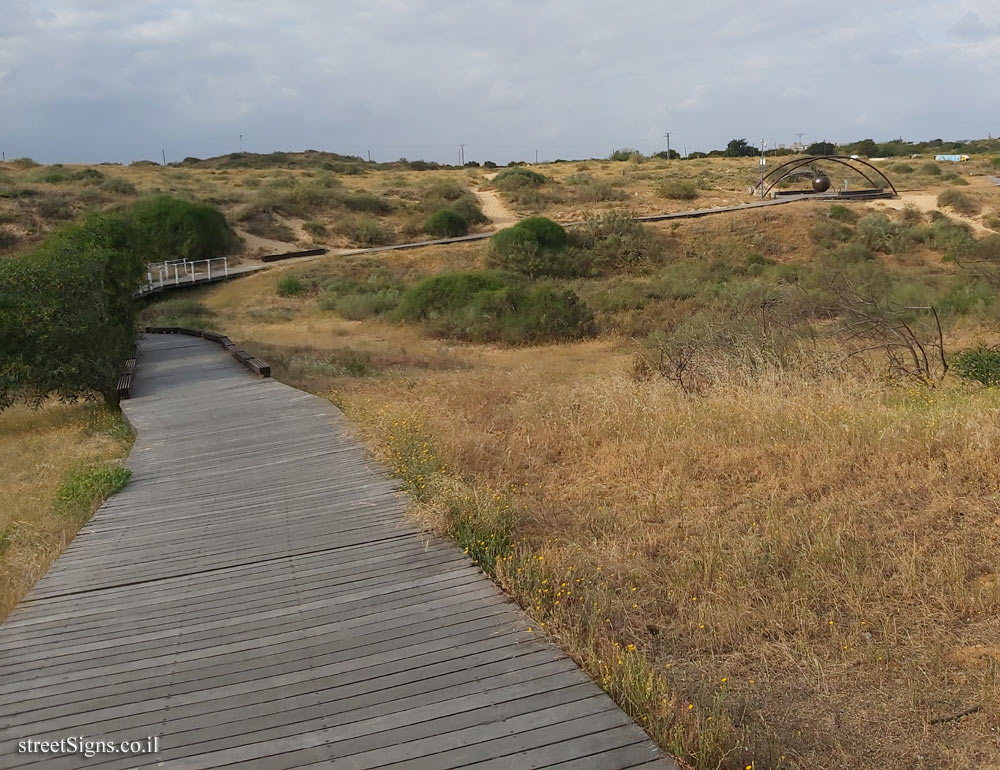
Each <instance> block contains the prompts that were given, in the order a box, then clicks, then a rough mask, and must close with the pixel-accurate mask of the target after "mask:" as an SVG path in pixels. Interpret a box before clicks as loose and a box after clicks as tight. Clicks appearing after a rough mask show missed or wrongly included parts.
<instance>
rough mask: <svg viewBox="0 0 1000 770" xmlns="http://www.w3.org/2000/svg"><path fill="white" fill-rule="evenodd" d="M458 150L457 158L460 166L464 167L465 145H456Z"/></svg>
mask: <svg viewBox="0 0 1000 770" xmlns="http://www.w3.org/2000/svg"><path fill="white" fill-rule="evenodd" d="M458 149H459V155H458V157H459V158H460V159H461V161H462V162H461V164H460V165H462V166H464V165H465V145H464V144H460V145H458Z"/></svg>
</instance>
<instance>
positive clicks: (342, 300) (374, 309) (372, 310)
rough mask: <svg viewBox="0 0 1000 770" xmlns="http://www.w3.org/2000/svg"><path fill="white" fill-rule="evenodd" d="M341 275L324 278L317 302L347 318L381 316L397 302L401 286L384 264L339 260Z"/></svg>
mask: <svg viewBox="0 0 1000 770" xmlns="http://www.w3.org/2000/svg"><path fill="white" fill-rule="evenodd" d="M342 269H343V271H344V272H343V274H341V275H337V276H335V277H333V278H330V279H327V280H326V281H325V283H324V284H323V291H322V293H321V294H320V295H319V299H318V300H317V303H318V304H319V307H320V308H321V309H322V310H333V311H334V312H336V313H338V314H339V315H342V316H344V317H345V318H349V319H351V320H360V319H362V318H370V317H372V316H378V315H384V314H385V313H388V312H389V311H390V310H392V309H393V308H395V307H396V305H398V304H399V298H400V296H401V295H402V293H403V290H404V289H405V285H404V284H403V282H402V281H401V280H400V279H399V277H398V276H396V275H395V274H394V273H392V272H391V271H389V270H388V269H387V268H386V267H385V265H384V264H382V263H380V262H378V261H375V260H366V259H355V261H353V262H345V263H342Z"/></svg>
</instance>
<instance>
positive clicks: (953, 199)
mask: <svg viewBox="0 0 1000 770" xmlns="http://www.w3.org/2000/svg"><path fill="white" fill-rule="evenodd" d="M937 204H938V206H939V207H944V206H947V207H948V208H950V209H952V210H954V211H957V212H958V213H959V214H964V215H965V216H974V215H976V214H978V213H979V212H980V211H981V210H982V206H981V205H980V203H979V201H977V200H976V199H975V198H972V197H971V196H969V195H967V194H966V193H964V192H961V191H959V190H945V191H944V192H942V193H941V194H940V195H938V198H937Z"/></svg>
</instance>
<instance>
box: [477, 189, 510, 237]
mask: <svg viewBox="0 0 1000 770" xmlns="http://www.w3.org/2000/svg"><path fill="white" fill-rule="evenodd" d="M475 194H476V197H477V198H479V205H480V206H482V207H483V213H484V214H485V215H486V216H488V217H489V219H490V222H492V223H493V226H494V227H496V228H497V229H498V230H499V229H500V228H502V227H510V226H511V225H512V224H514V223H515V222H517V216H515V215H514V213H513V212H512V211H511V210H510V209H508V208H507V207H506V206H505V205H504V204H503V201H501V200H500V196H499V195H497V194H496V192H494V191H493V190H475Z"/></svg>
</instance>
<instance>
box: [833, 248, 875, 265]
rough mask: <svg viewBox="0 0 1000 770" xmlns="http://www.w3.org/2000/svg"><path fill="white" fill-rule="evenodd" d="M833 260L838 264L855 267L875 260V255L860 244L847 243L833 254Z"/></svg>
mask: <svg viewBox="0 0 1000 770" xmlns="http://www.w3.org/2000/svg"><path fill="white" fill-rule="evenodd" d="M833 259H834V261H835V262H837V263H838V264H842V265H856V264H858V263H860V262H867V261H869V260H872V259H875V254H874V252H873V251H872V250H871V249H870V248H868V247H867V246H865V245H864V244H862V243H847V244H844V245H843V246H841V247H840V248H839V249H837V250H836V251H834V252H833Z"/></svg>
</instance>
